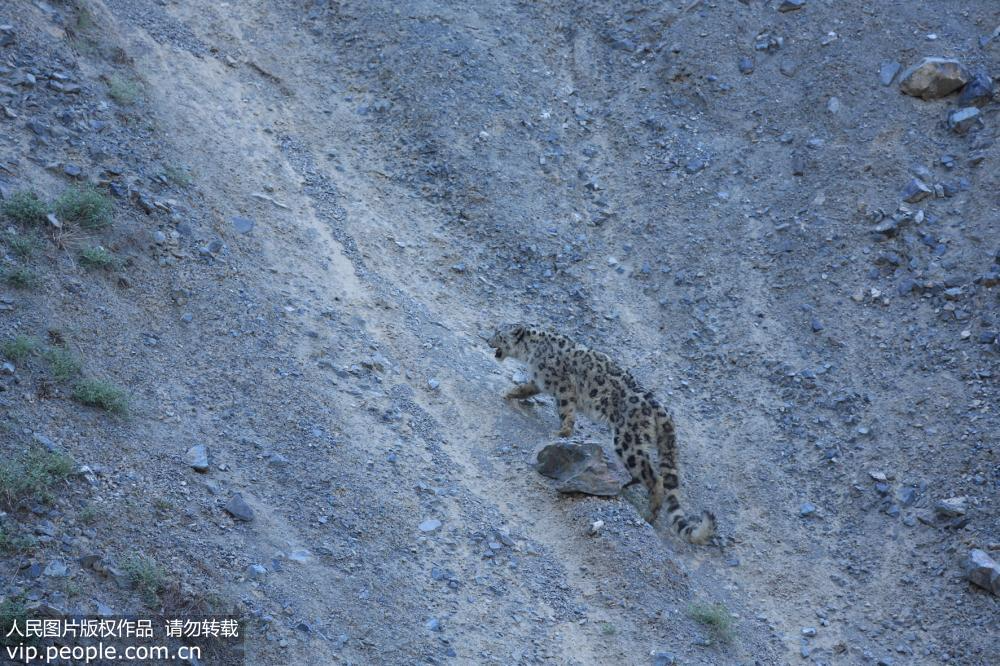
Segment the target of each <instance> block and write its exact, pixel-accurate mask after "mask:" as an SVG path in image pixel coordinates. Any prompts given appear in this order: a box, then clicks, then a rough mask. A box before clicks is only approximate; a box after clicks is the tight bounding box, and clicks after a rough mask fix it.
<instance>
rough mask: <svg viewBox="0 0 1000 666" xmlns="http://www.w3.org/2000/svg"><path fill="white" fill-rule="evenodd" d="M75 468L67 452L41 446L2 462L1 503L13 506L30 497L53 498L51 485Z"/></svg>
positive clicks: (37, 499) (11, 507)
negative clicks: (42, 448) (54, 451)
mask: <svg viewBox="0 0 1000 666" xmlns="http://www.w3.org/2000/svg"><path fill="white" fill-rule="evenodd" d="M72 471H73V462H72V461H71V460H70V459H69V458H68V457H67V456H65V455H63V454H61V453H49V452H48V451H43V450H41V449H35V450H33V451H31V452H29V453H27V454H25V455H23V456H20V457H18V458H14V459H8V460H5V461H3V462H0V503H2V504H3V505H4V506H6V507H7V508H10V509H13V508H14V507H16V506H18V505H19V504H20V503H21V502H22V501H25V500H29V499H32V500H35V501H39V502H49V501H51V500H52V496H51V494H50V492H49V491H50V489H51V487H52V486H53V485H54V484H55V483H56V482H58V481H61V480H62V479H65V478H66V477H67V476H69V475H70V473H71V472H72Z"/></svg>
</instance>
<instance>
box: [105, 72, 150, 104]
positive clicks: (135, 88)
mask: <svg viewBox="0 0 1000 666" xmlns="http://www.w3.org/2000/svg"><path fill="white" fill-rule="evenodd" d="M141 92H142V88H140V86H139V83H138V82H137V81H135V80H134V79H129V78H126V77H124V76H121V75H120V74H113V75H112V76H111V77H110V78H109V79H108V95H109V96H110V97H111V99H113V100H114V101H115V103H116V104H118V105H119V106H131V105H132V104H135V103H136V101H138V99H139V95H140V93H141Z"/></svg>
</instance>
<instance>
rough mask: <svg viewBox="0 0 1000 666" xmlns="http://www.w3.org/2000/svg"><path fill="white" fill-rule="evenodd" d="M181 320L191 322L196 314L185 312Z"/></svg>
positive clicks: (186, 322)
mask: <svg viewBox="0 0 1000 666" xmlns="http://www.w3.org/2000/svg"><path fill="white" fill-rule="evenodd" d="M181 321H182V322H184V323H185V324H190V323H191V322H192V321H194V315H193V314H191V313H190V312H185V313H184V314H182V315H181Z"/></svg>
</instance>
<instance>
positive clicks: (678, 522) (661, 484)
mask: <svg viewBox="0 0 1000 666" xmlns="http://www.w3.org/2000/svg"><path fill="white" fill-rule="evenodd" d="M663 417H665V418H661V419H658V421H660V422H659V423H658V424H657V425H658V426H659V432H658V433H657V438H656V443H657V447H658V448H659V454H660V455H659V458H660V474H659V478H657V480H656V489H655V490H654V491H653V492H652V493H651V494H650V499H649V510H650V517H651V521H650V522H653V521H655V520H656V515H657V513H658V512H659V510H660V506H661V505H662V504H663V503H664V502H665V503H666V505H667V518H668V519H669V520H670V527H671V528H672V529H673V530H674V532H676V533H677V534H678V535H679V536H681V537H683V538H684V539H687V540H688V541H690V542H691V543H697V544H702V543H705V542H707V541H708V540H709V539H711V538H712V536H713V535H714V534H715V514H713V513H712V512H711V511H702V512H701V515H700V516H695V515H688V514H685V513H684V511H683V510H682V509H681V504H680V491H679V489H678V481H677V434H676V433H675V432H674V422H673V420H672V419H671V418H670V416H669V415H668V414H666V413H665V412H664V414H663Z"/></svg>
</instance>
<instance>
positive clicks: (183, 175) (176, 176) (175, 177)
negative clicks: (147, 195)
mask: <svg viewBox="0 0 1000 666" xmlns="http://www.w3.org/2000/svg"><path fill="white" fill-rule="evenodd" d="M163 175H164V176H166V178H167V180H169V181H170V182H171V183H173V184H174V185H176V186H177V187H187V186H189V185H190V184H191V183H192V182H193V181H194V178H193V177H192V176H191V172H190V171H188V170H187V169H183V168H181V167H177V166H168V167H167V168H165V169H164V170H163Z"/></svg>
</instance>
